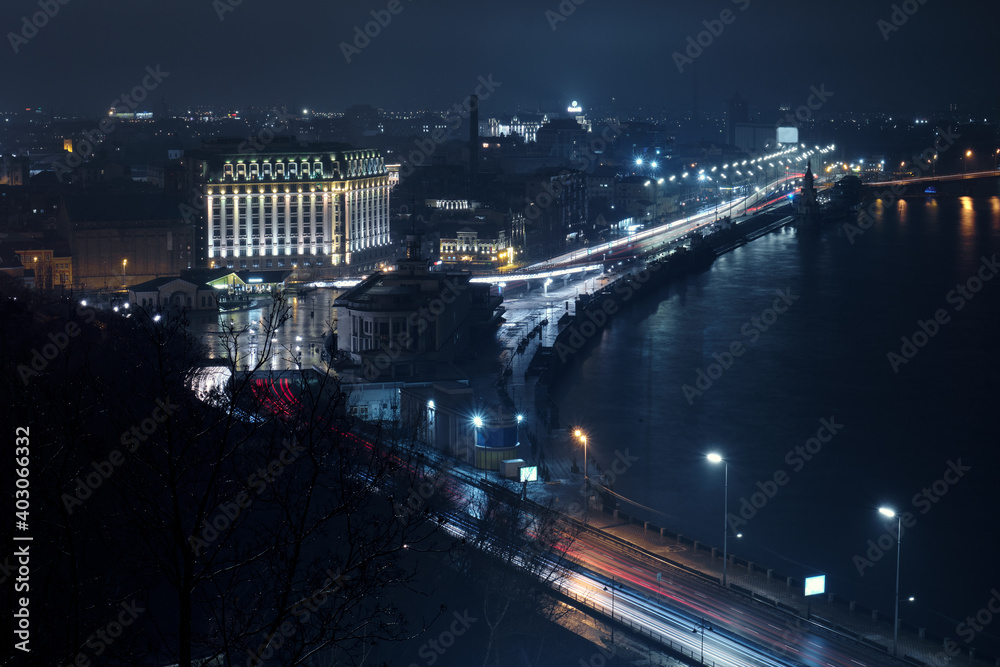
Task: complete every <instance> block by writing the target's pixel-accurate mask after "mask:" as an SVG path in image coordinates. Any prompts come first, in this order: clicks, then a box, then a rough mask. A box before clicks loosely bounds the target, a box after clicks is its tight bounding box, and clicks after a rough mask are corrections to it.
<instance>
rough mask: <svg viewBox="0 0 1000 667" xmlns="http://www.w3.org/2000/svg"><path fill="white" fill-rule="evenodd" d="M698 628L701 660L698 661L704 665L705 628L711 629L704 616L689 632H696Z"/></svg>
mask: <svg viewBox="0 0 1000 667" xmlns="http://www.w3.org/2000/svg"><path fill="white" fill-rule="evenodd" d="M699 628H700V629H701V660H700V661H699V662H701V664H703V665H704V664H705V630H711V629H712V626H711V625H709V624H708V621H706V620H705V619H704V618H702V619H701V621H700V622H699V623H698V625H696V626H695V627H694V630H692V631H691V632H698V629H699Z"/></svg>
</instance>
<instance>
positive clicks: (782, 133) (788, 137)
mask: <svg viewBox="0 0 1000 667" xmlns="http://www.w3.org/2000/svg"><path fill="white" fill-rule="evenodd" d="M778 143H779V144H797V143H799V128H797V127H779V128H778Z"/></svg>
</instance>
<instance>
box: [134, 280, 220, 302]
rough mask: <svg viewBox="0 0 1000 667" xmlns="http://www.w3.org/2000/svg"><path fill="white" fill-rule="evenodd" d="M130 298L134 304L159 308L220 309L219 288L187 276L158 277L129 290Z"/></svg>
mask: <svg viewBox="0 0 1000 667" xmlns="http://www.w3.org/2000/svg"><path fill="white" fill-rule="evenodd" d="M128 300H129V303H131V304H132V305H134V306H138V307H140V308H148V309H152V310H158V309H160V308H167V307H173V308H187V309H190V310H218V308H219V303H218V290H216V289H215V288H213V287H211V286H210V285H206V284H205V283H198V282H194V281H191V280H187V279H186V278H156V279H154V280H149V281H146V282H144V283H140V284H138V285H134V286H132V287H130V288H129V290H128Z"/></svg>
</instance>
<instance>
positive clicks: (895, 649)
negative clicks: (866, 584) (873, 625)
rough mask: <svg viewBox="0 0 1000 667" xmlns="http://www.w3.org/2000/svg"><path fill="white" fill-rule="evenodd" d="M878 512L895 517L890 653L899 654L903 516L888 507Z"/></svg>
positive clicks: (879, 509) (880, 508) (891, 517)
mask: <svg viewBox="0 0 1000 667" xmlns="http://www.w3.org/2000/svg"><path fill="white" fill-rule="evenodd" d="M878 513H879V514H881V515H882V516H884V517H886V518H887V519H896V600H895V604H894V607H895V613H894V614H893V618H892V654H893V655H898V654H899V552H900V550H901V548H902V543H903V540H902V537H903V533H902V525H901V524H902V521H903V518H902V517H901V516H899V515H898V514H896V512H895V511H893V510H891V509H890V508H888V507H879V508H878Z"/></svg>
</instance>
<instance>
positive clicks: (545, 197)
mask: <svg viewBox="0 0 1000 667" xmlns="http://www.w3.org/2000/svg"><path fill="white" fill-rule="evenodd" d="M524 201H526V202H527V206H526V207H524V217H525V218H526V221H525V225H524V237H525V238H524V246H525V251H526V253H527V254H528V257H529V258H531V259H544V258H548V257H552V256H555V255H557V254H559V253H560V252H562V251H563V249H564V248H565V246H566V237H567V236H568V235H570V234H574V235H576V234H578V233H579V234H583V235H586V233H587V232H588V231H589V230H588V229H587V226H588V220H589V216H588V210H589V209H588V197H587V175H586V174H585V173H584V172H582V171H574V170H570V169H539V170H537V171H535V172H534V173H532V174H531V175H530V176H528V177H527V178H526V179H525V195H524Z"/></svg>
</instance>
